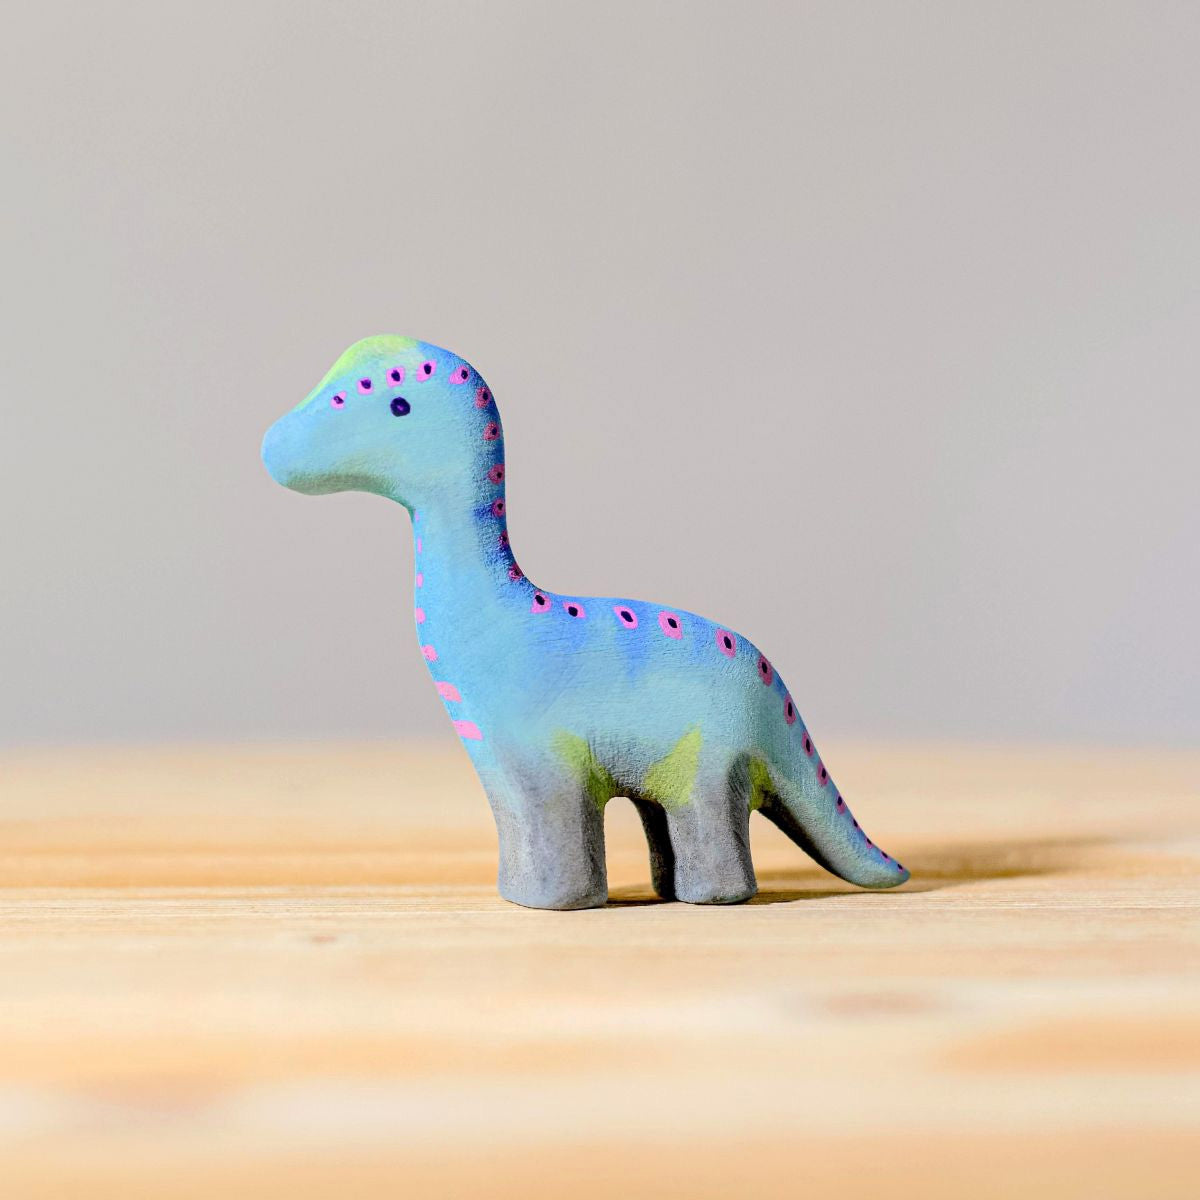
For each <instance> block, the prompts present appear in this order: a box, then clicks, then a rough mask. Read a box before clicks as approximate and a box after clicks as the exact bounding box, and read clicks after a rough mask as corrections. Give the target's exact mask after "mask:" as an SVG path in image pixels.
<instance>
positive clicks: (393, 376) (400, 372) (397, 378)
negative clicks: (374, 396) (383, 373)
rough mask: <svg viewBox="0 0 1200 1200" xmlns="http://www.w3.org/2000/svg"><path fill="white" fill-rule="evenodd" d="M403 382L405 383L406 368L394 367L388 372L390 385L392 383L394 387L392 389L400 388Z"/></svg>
mask: <svg viewBox="0 0 1200 1200" xmlns="http://www.w3.org/2000/svg"><path fill="white" fill-rule="evenodd" d="M403 382H404V368H403V367H393V368H392V369H391V370H390V371H389V372H388V383H390V384H391V385H392V387H399V386H400V385H401V384H402V383H403Z"/></svg>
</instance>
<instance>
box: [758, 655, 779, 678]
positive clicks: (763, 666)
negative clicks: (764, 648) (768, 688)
mask: <svg viewBox="0 0 1200 1200" xmlns="http://www.w3.org/2000/svg"><path fill="white" fill-rule="evenodd" d="M758 673H759V675H760V676H761V677H762V681H763V683H770V682H771V680H772V679H774V678H775V672H774V671H773V670H772V669H771V664H770V663H769V662H767V660H766V659H765V658H763V656H762V655H761V654H760V655H759V656H758Z"/></svg>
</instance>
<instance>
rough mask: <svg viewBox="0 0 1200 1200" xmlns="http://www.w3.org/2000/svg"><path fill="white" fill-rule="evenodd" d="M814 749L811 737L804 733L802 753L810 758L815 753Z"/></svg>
mask: <svg viewBox="0 0 1200 1200" xmlns="http://www.w3.org/2000/svg"><path fill="white" fill-rule="evenodd" d="M816 749H817V748H816V746H814V745H813V740H812V738H810V737H809V736H808V734H807V733H806V734H805V735H804V753H805V754H807V755H808V757H809V758H812V756H813V755H814V754H815V753H816Z"/></svg>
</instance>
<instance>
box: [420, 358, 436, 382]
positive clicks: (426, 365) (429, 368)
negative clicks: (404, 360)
mask: <svg viewBox="0 0 1200 1200" xmlns="http://www.w3.org/2000/svg"><path fill="white" fill-rule="evenodd" d="M436 370H437V363H435V362H434V361H433V360H432V359H426V361H425V362H423V363H422V364H421V369H420V370H419V371H418V372H417V378H418V379H429V378H430V377H431V376H432V375H433V373H434V371H436Z"/></svg>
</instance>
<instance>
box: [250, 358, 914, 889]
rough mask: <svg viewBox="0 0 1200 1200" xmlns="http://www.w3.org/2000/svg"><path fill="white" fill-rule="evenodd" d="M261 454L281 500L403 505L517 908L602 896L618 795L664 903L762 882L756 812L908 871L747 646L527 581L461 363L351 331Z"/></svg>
mask: <svg viewBox="0 0 1200 1200" xmlns="http://www.w3.org/2000/svg"><path fill="white" fill-rule="evenodd" d="M263 461H264V462H265V463H266V466H267V469H268V470H269V471H270V473H271V475H272V476H273V477H274V478H275V479H276V480H277V481H278V482H279V483H281V484H283V485H285V486H286V487H289V488H292V489H294V490H295V491H299V492H305V493H308V494H310V495H319V494H324V493H328V492H337V491H350V490H353V491H364V492H372V493H375V494H377V495H380V496H386V497H388V498H389V499H391V500H395V501H396V502H398V503H399V504H402V505H403V506H404V507H405V508H406V509H408V511H409V513H410V515H411V517H412V522H413V533H414V540H415V547H416V596H415V600H414V609H415V615H416V626H417V635H418V643H419V645H420V647H421V653H422V655H423V656H424V658H425V660H426V664H427V665H428V667H429V671H430V674H431V675H432V676H433V679H434V681H435V684H436V686H437V690H438V693H439V695H440V696H441V698H442V700H443V702H444V703H445V705H446V709H447V711H448V712H449V715H450V719H451V721H452V722H453V724H454V728H455V730H456V731H457V732H458V734H459V736H460V737H461V738H462V739H463V744H464V745H465V747H466V749H467V752H468V753H469V754H470V756H471V760H472V762H473V763H474V765H475V769H476V771H477V772H478V774H479V777H480V780H481V781H482V783H483V786H484V789H485V791H486V792H487V795H488V799H489V801H490V802H491V806H492V812H493V814H494V816H495V819H496V827H497V830H498V832H499V837H500V879H499V883H500V891H501V893H502V895H504V896H505V897H506V898H508V899H509V900H513V901H515V902H517V903H518V904H525V905H530V906H532V907H537V908H586V907H592V906H595V905H600V904H603V903H605V900H606V899H607V895H608V887H607V881H606V876H605V866H604V825H603V821H604V817H603V812H604V805H605V804H606V803H607V802H608V800H609V799H611V798H612V797H613V796H628V797H629V798H630V799H632V800H633V802H634V803H635V805H636V806H637V808H638V811H639V813H640V814H641V817H642V822H643V824H644V826H645V829H646V836H647V838H648V840H649V843H650V855H651V867H652V875H653V880H654V885H655V887H656V888H657V890H658V892H659V893H660V894H661V895H662V896H664V897H676V898H678V899H680V900H688V901H691V902H694V903H730V902H734V901H738V900H745V899H747V898H748V897H750V896H752V895H754V893H755V890H756V884H755V879H754V868H753V865H752V863H751V861H750V851H749V833H748V821H749V817H750V814H751V812H753V811H755V810H757V811H759V812H761V813H763V815H765V816H767V817H770V818H771V820H772V821H774V822H775V823H776V824H777V825H778V826H779V827H780V828H781V829H783V830H784V832H785V833H787V834H788V835H789V836H790V837H792V838H793V839H794V840H795V841H796V842H797V843H798V844H799V845H800V846H802V847H803V848H804V849H805V850H806V851H807V852H808V853H809V854H811V855H812V857H813V858H815V859H816V860H817V862H819V863H821V864H822V865H823V866H825V867H826V868H828V869H829V870H830V871H833V872H834V873H835V874H837V875H840V876H841V877H842V878H843V879H847V880H850V881H851V882H853V883H856V884H859V885H860V886H863V887H870V888H883V887H892V886H894V885H896V884H898V883H903V882H904V880H905V879H907V878H908V872H907V871H906V870H905V869H904V868H903V867H902V866H901V865H900V864H899V863H898V862H896V861H895V859H893V858H890V857H889V856H888V855H887V854H885V853H884V852H883V851H882V850H880V849H879V848H878V847H877V846H874V845H873V844H872V843H871V841H870V840H869V839H868V838H867V836H866V834H865V833H863V831H862V830H861V829H860V828H859V825H858V822H857V821H856V820H855V819H854V818H853V816H851V814H850V810H849V808H848V807H847V805H846V803H845V801H844V800H843V799H842V796H841V795H840V793H839V792H838V790H837V788H836V786H835V785H834V783H833V781H832V779H830V777H829V773H828V771H827V770H826V768H825V765H824V763H822V762H821V759H820V756H819V755H818V754H817V751H816V747H815V745H814V744H813V741H812V738H811V737H810V736H809V733H808V730H807V729H806V728H805V726H804V723H803V721H801V720H799V719H798V713H797V711H796V707H795V705H794V703H793V700H792V697H791V695H790V694H789V692H788V691H787V689H786V687H785V686H784V684H783V681H782V680H781V679H780V677H779V673H778V672H777V671H776V670H775V668H774V667H773V666H772V665H771V663H770V662H769V661H768V660H767V658H766V657H765V656H764V655H762V654H761V653H760V652H759V650H758V649H757V647H755V646H754V645H752V644H751V643H750V642H749V641H748V640H747V639H746V638H744V637H742V636H741V635H740V634H738V633H734V632H733V631H732V630H729V629H726V628H724V627H722V626H718V625H716V624H714V623H713V622H711V621H708V620H706V619H705V618H704V617H699V616H696V615H695V614H694V613H689V612H683V611H681V610H678V609H671V608H665V607H663V606H662V605H658V604H647V603H645V602H643V601H640V600H630V599H626V598H623V597H619V596H612V597H603V598H598V597H593V596H568V595H561V594H559V593H556V592H552V591H550V590H548V589H546V588H541V587H538V586H536V585H535V584H534V583H532V582H531V581H530V580H529V579H527V578H526V576H525V574H524V572H523V571H522V570H521V568H520V567H519V566H518V565H517V561H516V559H515V557H514V556H513V551H512V546H511V543H510V539H509V534H508V525H507V520H508V513H507V507H506V504H505V494H504V489H505V480H506V471H505V464H504V437H503V431H502V427H501V424H500V414H499V412H498V411H497V409H496V403H495V399H494V397H493V395H492V392H491V390H490V389H489V388H488V386H487V384H486V383H485V382H484V381H483V379H482V378H480V376H479V374H478V373H477V372H476V371H475V370H474V368H473V367H471V366H470V364H468V363H466V362H464V361H463V360H462V359H461V358H459V357H458V356H457V355H455V354H451V353H450V352H449V351H446V350H441V349H439V348H438V347H436V346H431V345H428V344H427V343H424V342H417V341H413V340H411V339H408V338H401V337H390V336H384V337H372V338H367V339H365V340H364V341H361V342H358V343H356V344H355V345H354V346H352V347H351V348H350V349H349V350H347V351H346V353H345V354H343V355H342V357H341V358H339V359H338V361H337V362H336V363H334V365H333V367H332V368H331V370H330V371H329V373H328V374H327V375H326V376H325V378H324V379H323V380H322V381H321V382H320V384H318V385H317V387H316V388H315V389H314V390H313V391H312V393H311V394H310V395H309V396H308V397H307V398H306V399H305V400H304V401H302V402H301V403H300V404H299V405H298V406H297V407H296V408H295V409H294V410H293V411H292V412H290V413H288V414H287V415H286V416H284V417H282V418H281V419H280V420H278V421H277V422H276V423H275V424H274V425H272V426H271V428H270V429H269V430H268V431H267V435H266V438H265V439H264V441H263Z"/></svg>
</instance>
